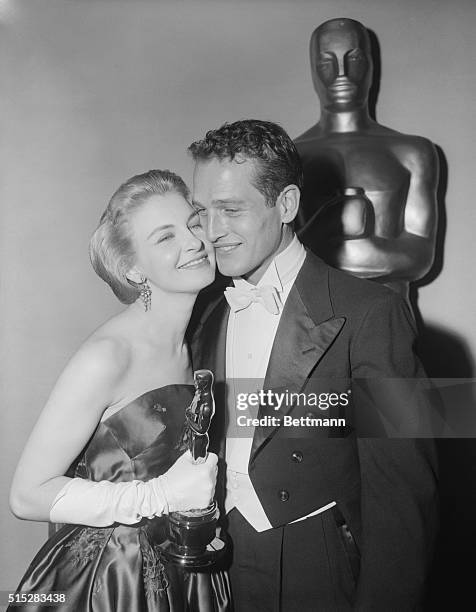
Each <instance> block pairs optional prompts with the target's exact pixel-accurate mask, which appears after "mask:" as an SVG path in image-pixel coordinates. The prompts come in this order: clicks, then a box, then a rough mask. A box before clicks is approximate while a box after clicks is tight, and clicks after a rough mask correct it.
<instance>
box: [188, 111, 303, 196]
mask: <svg viewBox="0 0 476 612" xmlns="http://www.w3.org/2000/svg"><path fill="white" fill-rule="evenodd" d="M188 150H189V151H190V153H191V155H192V157H193V159H194V160H195V161H206V160H209V159H213V158H217V159H219V160H220V161H222V160H236V161H237V162H238V163H240V162H243V161H245V160H247V159H250V160H253V162H254V165H255V173H254V177H253V181H252V182H253V185H254V186H255V187H256V189H257V190H258V191H259V192H260V193H261V194H262V195H263V196H264V197H265V199H266V204H267V206H274V205H275V204H276V199H277V197H278V195H279V194H280V193H281V191H282V190H283V189H284V188H285V187H287V186H288V185H296V186H297V187H299V189H300V190H302V184H303V170H302V163H301V158H300V157H299V153H298V152H297V149H296V146H295V144H294V142H293V141H292V140H291V138H290V137H289V136H288V135H287V134H286V132H285V131H284V130H283V128H282V127H281V126H279V125H277V124H276V123H272V122H271V121H260V120H258V119H244V120H242V121H235V122H234V123H225V124H224V125H222V126H221V127H220V128H218V129H217V130H210V131H209V132H207V133H206V135H205V138H204V139H203V140H197V141H196V142H194V143H192V144H191V145H190V146H189V148H188Z"/></svg>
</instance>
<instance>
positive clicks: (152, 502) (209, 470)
mask: <svg viewBox="0 0 476 612" xmlns="http://www.w3.org/2000/svg"><path fill="white" fill-rule="evenodd" d="M216 474H217V456H216V455H215V454H213V453H208V457H207V460H206V461H205V462H204V463H200V464H195V463H193V462H192V456H191V455H190V452H189V451H187V452H186V453H184V454H183V455H181V456H180V457H179V458H178V459H177V461H176V462H175V463H174V464H173V465H172V467H171V468H170V469H169V470H168V471H167V472H165V474H163V475H162V476H158V477H157V478H152V479H151V480H149V481H147V482H142V481H140V480H133V481H132V482H117V483H114V482H109V481H108V480H101V481H99V482H93V481H92V480H85V479H83V478H73V479H71V480H70V481H69V482H67V483H66V484H65V486H64V487H63V488H62V489H61V490H60V491H59V493H58V494H57V495H56V497H55V499H54V500H53V503H52V505H51V509H50V520H51V522H53V523H72V524H78V525H89V526H91V527H107V526H108V525H112V524H113V523H125V524H126V525H132V524H134V523H137V522H139V521H140V520H141V519H142V518H143V517H147V518H153V517H154V516H161V515H163V514H168V513H169V512H174V511H176V510H191V509H192V508H206V507H207V506H208V505H209V503H210V500H211V499H212V498H213V495H214V492H215V481H216Z"/></svg>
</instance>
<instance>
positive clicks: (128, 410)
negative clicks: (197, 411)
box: [75, 384, 195, 482]
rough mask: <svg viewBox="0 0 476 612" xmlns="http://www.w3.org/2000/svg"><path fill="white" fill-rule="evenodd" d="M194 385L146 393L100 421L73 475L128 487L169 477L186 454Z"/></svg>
mask: <svg viewBox="0 0 476 612" xmlns="http://www.w3.org/2000/svg"><path fill="white" fill-rule="evenodd" d="M194 392H195V388H194V385H186V384H172V385H166V386H164V387H160V388H158V389H153V390H151V391H147V392H146V393H144V394H143V395H141V396H140V397H138V398H136V399H135V400H133V401H132V402H130V403H129V404H127V405H126V406H124V407H123V408H121V409H120V410H118V411H117V412H115V413H113V414H112V415H111V416H110V417H108V418H107V419H106V420H104V421H101V422H100V423H99V425H98V426H97V428H96V430H95V432H94V434H93V435H92V437H91V439H90V440H89V442H88V444H87V446H86V448H85V449H84V451H83V453H82V455H81V457H80V460H79V463H78V464H77V467H76V470H75V476H78V477H81V478H88V479H90V480H94V481H99V480H109V481H111V482H124V481H131V480H134V479H137V480H149V479H150V478H154V477H155V476H159V475H160V474H163V473H164V472H166V471H167V470H168V469H169V467H170V466H171V465H172V464H173V463H175V461H176V460H177V458H178V457H179V455H181V454H182V453H183V452H184V450H185V449H184V448H183V446H182V444H181V440H182V433H183V427H184V423H185V409H186V407H187V406H188V405H189V404H190V402H191V401H192V398H193V395H194Z"/></svg>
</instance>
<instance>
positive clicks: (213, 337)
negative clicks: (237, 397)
mask: <svg viewBox="0 0 476 612" xmlns="http://www.w3.org/2000/svg"><path fill="white" fill-rule="evenodd" d="M229 313H230V309H229V307H228V304H227V302H226V300H225V299H221V300H220V301H219V302H218V304H217V306H216V307H215V308H214V309H213V310H211V312H210V314H209V315H208V316H207V317H206V319H205V320H204V321H203V323H202V324H201V325H200V326H199V327H198V329H197V332H196V334H195V337H194V342H193V348H192V359H193V368H194V370H197V369H202V368H205V369H207V370H211V371H212V372H213V375H214V377H215V384H214V390H213V391H214V397H215V416H214V418H213V421H212V424H211V427H210V431H209V435H210V450H212V451H213V452H215V453H217V454H218V455H220V456H221V457H224V456H225V431H226V399H227V398H226V373H225V368H226V330H227V325H228V316H229Z"/></svg>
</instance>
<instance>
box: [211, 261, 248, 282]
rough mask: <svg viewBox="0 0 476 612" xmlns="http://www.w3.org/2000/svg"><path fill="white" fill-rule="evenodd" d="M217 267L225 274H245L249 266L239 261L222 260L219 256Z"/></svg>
mask: <svg viewBox="0 0 476 612" xmlns="http://www.w3.org/2000/svg"><path fill="white" fill-rule="evenodd" d="M217 268H218V271H219V272H220V274H223V276H235V277H237V276H243V275H244V274H246V273H247V270H248V269H247V267H246V266H244V265H243V264H241V265H240V264H239V263H238V262H235V263H233V262H231V261H220V258H219V257H217Z"/></svg>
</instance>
